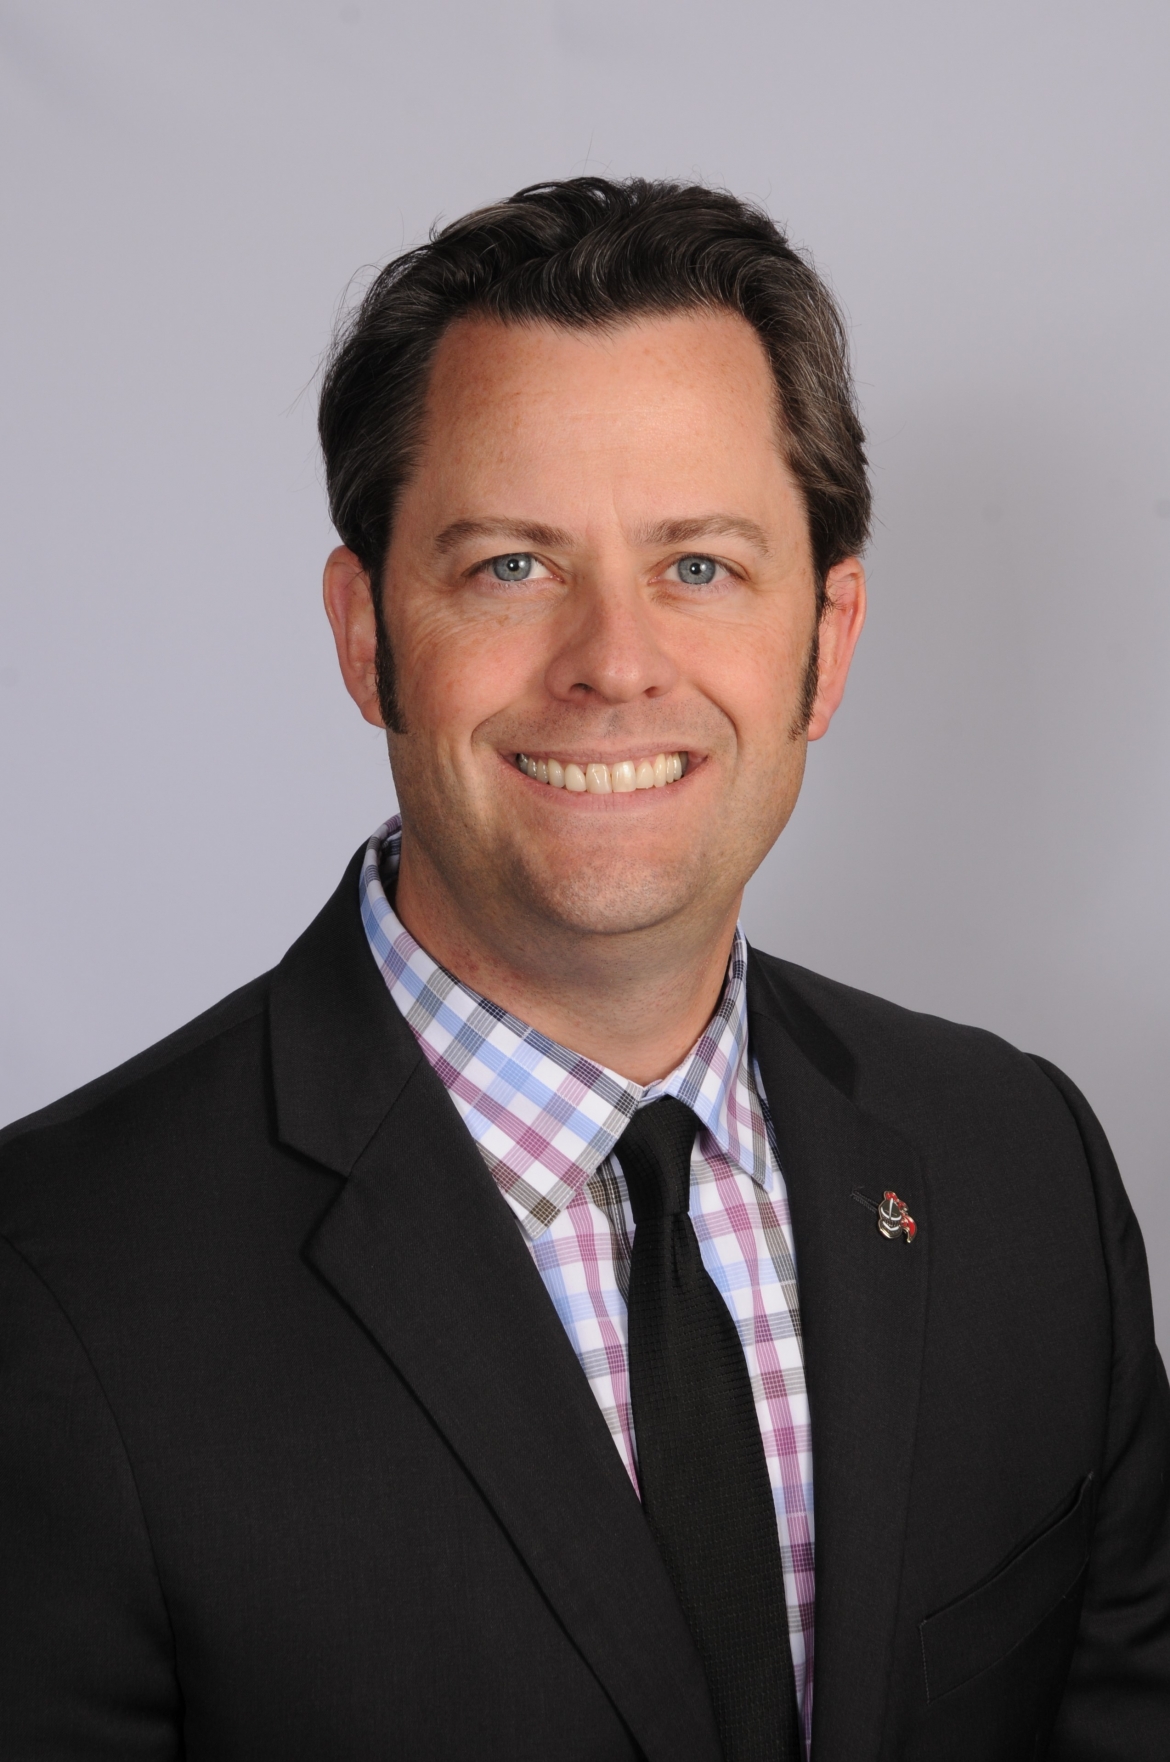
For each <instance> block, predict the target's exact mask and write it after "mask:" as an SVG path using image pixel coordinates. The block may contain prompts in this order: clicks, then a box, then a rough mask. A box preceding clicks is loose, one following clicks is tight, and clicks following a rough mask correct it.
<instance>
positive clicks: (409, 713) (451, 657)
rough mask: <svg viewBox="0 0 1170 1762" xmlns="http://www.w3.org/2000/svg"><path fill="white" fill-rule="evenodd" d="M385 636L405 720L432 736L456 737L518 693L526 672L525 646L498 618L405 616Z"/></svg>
mask: <svg viewBox="0 0 1170 1762" xmlns="http://www.w3.org/2000/svg"><path fill="white" fill-rule="evenodd" d="M391 640H392V643H393V644H394V650H395V664H396V667H397V670H398V677H399V682H400V693H401V698H402V704H403V711H404V714H405V716H406V720H407V723H408V725H409V726H410V727H411V728H412V729H413V730H417V731H418V732H420V733H426V734H427V735H428V736H429V737H430V739H431V740H432V742H436V743H442V742H444V741H454V742H455V743H457V744H461V743H462V742H463V741H464V740H466V739H467V737H468V736H470V735H471V734H473V733H474V731H475V729H476V728H478V727H480V726H481V724H482V723H484V722H486V721H487V720H488V719H489V718H491V717H492V716H495V715H498V714H499V712H500V711H501V710H504V709H507V708H508V706H509V705H510V704H512V703H514V702H516V701H517V699H518V698H520V697H522V696H523V695H524V693H525V687H526V685H527V683H528V681H529V679H530V677H531V672H532V663H531V659H530V656H529V654H528V649H529V647H530V646H531V645H530V644H529V643H528V642H526V640H525V636H524V633H523V632H522V631H518V630H516V629H515V628H514V627H509V626H506V625H505V624H504V623H503V622H502V621H501V622H499V623H497V622H496V621H494V620H490V619H484V620H479V619H477V620H476V622H475V624H474V625H473V626H471V625H468V624H467V623H465V622H462V621H459V620H457V619H454V618H452V617H450V616H447V615H444V614H442V613H440V614H432V615H430V616H423V617H416V618H413V619H412V618H405V619H403V620H402V621H401V625H400V627H399V629H398V630H397V631H396V630H394V628H393V626H392V628H391Z"/></svg>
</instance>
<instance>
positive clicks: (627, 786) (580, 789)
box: [516, 753, 687, 795]
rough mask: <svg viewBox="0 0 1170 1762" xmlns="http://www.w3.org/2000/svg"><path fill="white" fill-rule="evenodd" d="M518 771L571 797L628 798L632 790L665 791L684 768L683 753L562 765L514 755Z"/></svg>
mask: <svg viewBox="0 0 1170 1762" xmlns="http://www.w3.org/2000/svg"><path fill="white" fill-rule="evenodd" d="M516 765H517V768H518V769H519V770H521V771H523V772H524V774H525V776H527V777H531V778H532V779H533V780H534V781H535V782H537V783H546V784H547V785H548V786H549V788H550V789H567V790H568V791H569V792H570V794H573V795H584V794H589V795H629V794H632V792H633V791H634V790H635V789H665V788H666V786H667V785H668V784H671V783H677V782H678V781H679V779H680V778H681V777H682V776H683V774H684V772H685V771H686V768H687V758H686V754H685V753H655V755H654V757H653V758H646V757H643V758H638V759H617V760H615V761H613V762H611V763H608V764H607V763H605V762H603V761H602V760H600V759H596V760H591V761H588V762H587V763H585V764H584V765H578V764H575V763H573V762H571V761H570V762H569V763H568V764H562V763H561V761H560V760H559V759H530V758H529V757H528V756H527V755H526V754H525V753H517V754H516Z"/></svg>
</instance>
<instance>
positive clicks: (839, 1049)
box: [752, 949, 1065, 1112]
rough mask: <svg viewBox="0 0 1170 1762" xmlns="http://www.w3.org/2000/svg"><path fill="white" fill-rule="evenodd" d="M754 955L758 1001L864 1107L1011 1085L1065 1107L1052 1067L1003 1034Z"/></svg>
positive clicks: (985, 1093) (974, 1094)
mask: <svg viewBox="0 0 1170 1762" xmlns="http://www.w3.org/2000/svg"><path fill="white" fill-rule="evenodd" d="M752 953H753V956H754V958H755V961H756V963H757V974H758V982H757V985H756V987H755V1000H754V1001H755V1007H756V1008H757V1009H763V1010H765V1011H766V1012H768V1013H775V1014H777V1015H779V1016H781V1017H784V1018H786V1025H787V1026H788V1027H789V1029H790V1031H792V1032H794V1034H795V1036H796V1038H797V1039H798V1040H799V1041H801V1042H802V1043H803V1044H805V1046H806V1050H810V1053H811V1055H812V1056H813V1058H814V1062H815V1063H817V1064H818V1065H819V1066H820V1068H821V1069H822V1070H823V1071H824V1072H825V1074H826V1075H827V1076H830V1077H831V1079H832V1080H833V1081H834V1082H836V1083H837V1086H838V1087H839V1088H841V1089H843V1090H845V1091H846V1092H847V1093H848V1094H849V1095H850V1097H851V1099H853V1100H855V1101H857V1102H858V1103H859V1104H860V1105H862V1106H875V1107H876V1109H877V1111H883V1105H882V1104H883V1102H885V1103H889V1102H895V1101H896V1099H898V1098H903V1099H904V1100H905V1101H906V1103H907V1104H908V1105H909V1106H910V1108H911V1111H912V1112H918V1111H919V1110H920V1109H921V1108H923V1107H926V1108H927V1109H929V1108H930V1105H931V1101H932V1099H934V1100H936V1101H940V1102H941V1101H946V1102H949V1103H951V1104H954V1103H957V1102H959V1101H960V1100H961V1099H962V1098H963V1097H966V1098H967V1099H968V1100H976V1099H977V1098H978V1099H979V1100H983V1101H990V1100H991V1099H992V1098H993V1096H995V1095H996V1094H997V1093H999V1094H1002V1093H1003V1089H1004V1086H1005V1085H1006V1086H1007V1089H1008V1090H1013V1091H1015V1092H1016V1093H1017V1094H1018V1095H1022V1094H1026V1095H1028V1096H1030V1097H1031V1098H1032V1100H1033V1101H1034V1102H1038V1103H1040V1104H1041V1105H1042V1106H1045V1107H1051V1106H1052V1104H1053V1103H1054V1102H1056V1103H1057V1104H1058V1105H1059V1107H1060V1111H1061V1112H1064V1111H1065V1110H1064V1107H1063V1104H1061V1103H1060V1098H1059V1097H1058V1095H1057V1093H1056V1091H1055V1090H1054V1085H1053V1080H1052V1075H1051V1070H1052V1067H1048V1066H1046V1065H1044V1064H1043V1061H1040V1062H1038V1061H1037V1060H1036V1059H1035V1058H1034V1057H1033V1056H1032V1055H1030V1054H1028V1053H1026V1052H1022V1051H1021V1050H1020V1049H1019V1048H1018V1047H1016V1046H1013V1045H1012V1044H1011V1043H1010V1042H1009V1041H1007V1040H1004V1039H1003V1038H1002V1037H1001V1036H1000V1035H998V1034H993V1033H991V1032H990V1031H989V1030H988V1029H986V1028H977V1027H972V1026H970V1025H969V1024H967V1023H963V1022H952V1021H948V1020H947V1019H946V1018H945V1017H943V1016H936V1015H931V1014H929V1013H928V1012H926V1011H923V1010H914V1009H908V1008H906V1006H905V1005H903V1004H898V1003H892V1002H891V1001H890V1000H889V999H888V998H884V997H876V996H874V995H873V993H871V992H868V991H860V990H858V989H857V988H856V987H854V986H852V985H845V984H842V983H841V981H840V980H837V979H829V978H826V977H825V976H824V975H823V974H821V973H814V972H810V971H809V969H808V968H807V967H801V966H797V965H795V964H794V963H793V962H792V961H785V960H780V959H778V958H777V957H776V956H775V955H770V954H763V953H761V952H759V951H758V950H755V949H753V951H752ZM814 1045H815V1046H816V1051H815V1052H813V1051H812V1047H813V1046H814ZM826 1049H831V1050H826Z"/></svg>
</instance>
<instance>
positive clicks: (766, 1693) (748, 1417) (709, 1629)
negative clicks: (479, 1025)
mask: <svg viewBox="0 0 1170 1762" xmlns="http://www.w3.org/2000/svg"><path fill="white" fill-rule="evenodd" d="M697 1124H698V1122H697V1120H696V1118H695V1116H694V1114H693V1113H692V1112H691V1110H690V1108H689V1107H687V1106H686V1105H685V1104H684V1103H683V1102H681V1101H676V1100H674V1099H673V1097H669V1096H668V1097H665V1098H664V1099H663V1100H661V1101H652V1102H650V1103H649V1105H648V1106H646V1107H643V1108H639V1109H638V1111H637V1113H635V1115H634V1117H633V1119H632V1120H631V1121H630V1124H629V1125H628V1126H627V1127H626V1130H625V1131H624V1132H623V1134H622V1136H621V1140H620V1141H619V1143H618V1145H617V1152H616V1154H617V1158H618V1161H619V1162H620V1163H621V1166H622V1173H623V1174H624V1175H625V1177H626V1185H627V1187H628V1189H629V1194H630V1205H631V1207H632V1209H633V1213H634V1225H635V1229H634V1248H633V1255H632V1258H631V1263H630V1391H631V1396H632V1400H633V1407H634V1431H635V1434H636V1437H637V1445H638V1478H639V1481H640V1483H641V1488H642V1503H643V1507H644V1509H645V1512H646V1517H647V1519H648V1521H649V1524H650V1528H651V1530H652V1531H653V1534H654V1539H655V1541H656V1542H657V1543H658V1548H659V1551H660V1553H661V1554H662V1558H663V1560H664V1561H665V1562H666V1569H667V1571H668V1572H669V1574H670V1576H671V1579H672V1580H673V1582H674V1588H675V1590H676V1592H677V1593H678V1599H679V1602H680V1603H681V1604H682V1609H683V1613H684V1615H685V1616H686V1618H687V1622H688V1624H689V1626H690V1630H691V1633H692V1634H693V1635H694V1639H695V1645H696V1647H697V1649H698V1653H699V1657H700V1658H701V1659H702V1662H703V1667H704V1669H705V1671H706V1673H707V1683H708V1686H709V1688H710V1690H711V1699H712V1702H713V1703H714V1707H715V1720H716V1724H717V1725H718V1727H719V1736H720V1740H721V1744H722V1749H723V1756H724V1759H725V1762H796V1758H797V1756H798V1754H799V1753H800V1751H801V1750H802V1748H803V1746H802V1745H801V1744H800V1743H799V1739H798V1732H797V1713H796V1691H795V1685H794V1680H793V1672H792V1654H791V1652H790V1651H789V1648H788V1617H787V1611H786V1609H785V1604H784V1573H783V1568H782V1565H781V1559H780V1542H779V1538H778V1536H777V1533H776V1511H775V1506H774V1504H773V1501H772V1489H771V1487H770V1485H769V1482H768V1469H767V1464H766V1463H765V1460H764V1446H763V1442H762V1440H761V1438H760V1428H759V1424H758V1422H757V1420H756V1409H755V1402H754V1400H753V1398H752V1390H751V1382H750V1380H749V1377H748V1369H747V1365H746V1363H745V1361H744V1355H743V1347H742V1346H741V1344H740V1339H739V1334H738V1332H737V1330H736V1326H735V1323H734V1322H733V1321H732V1319H731V1316H730V1314H729V1312H728V1309H727V1305H726V1304H725V1303H724V1301H723V1298H722V1297H721V1296H720V1295H719V1292H718V1290H717V1288H716V1286H715V1285H714V1284H713V1282H712V1280H711V1278H710V1276H709V1275H708V1273H707V1272H706V1270H705V1269H704V1266H703V1261H702V1257H701V1256H700V1253H699V1244H698V1240H697V1239H696V1236H695V1230H694V1225H693V1224H692V1223H691V1220H690V1217H689V1216H688V1206H689V1202H690V1184H691V1146H692V1145H693V1143H694V1139H695V1129H696V1126H697Z"/></svg>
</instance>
